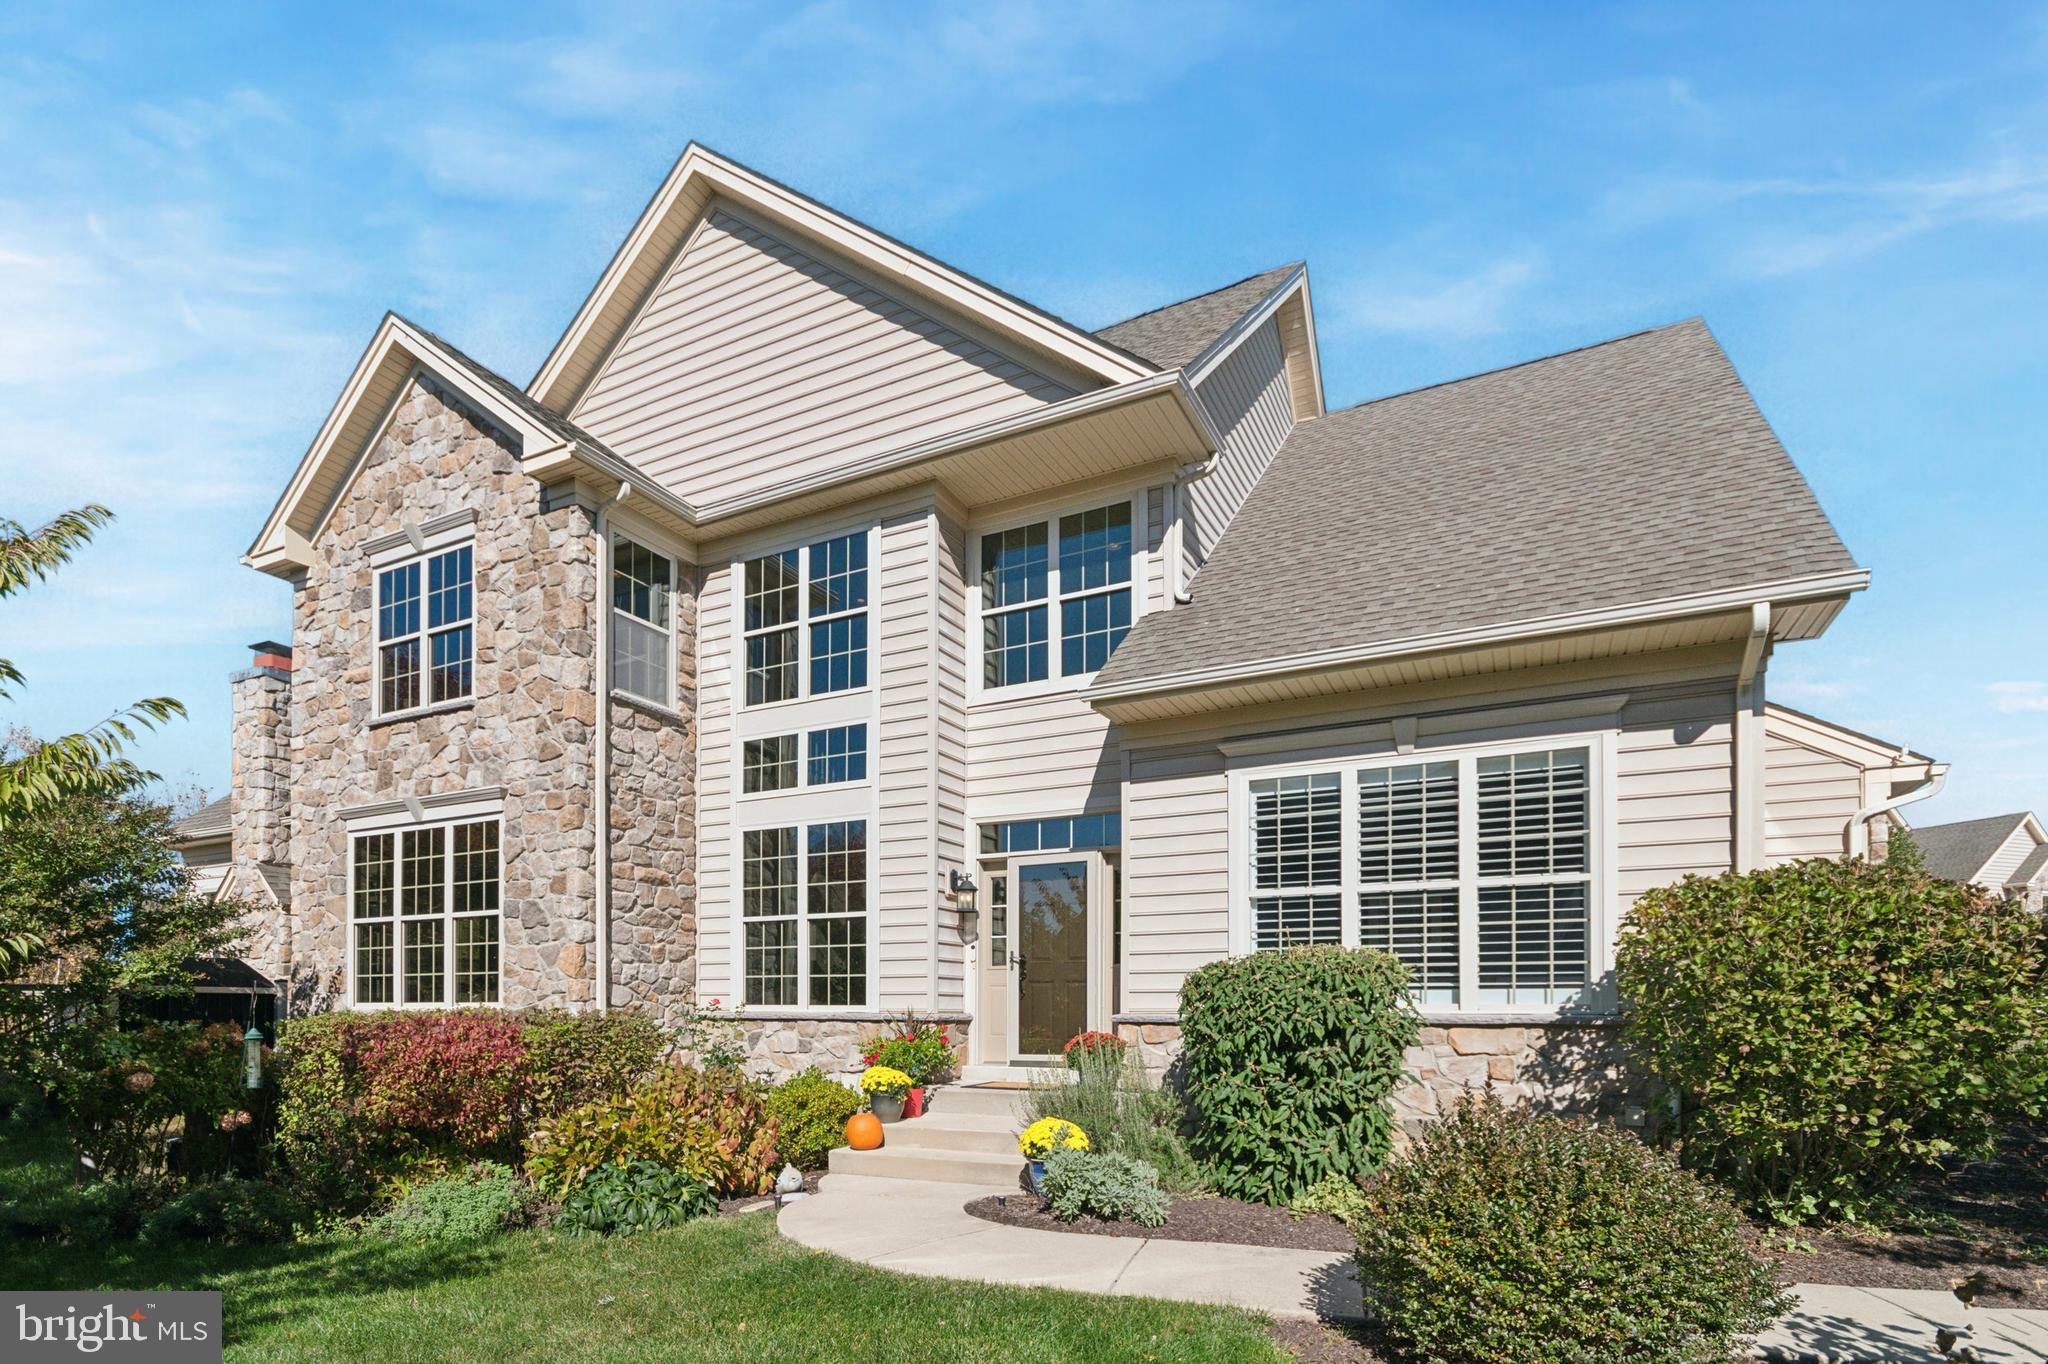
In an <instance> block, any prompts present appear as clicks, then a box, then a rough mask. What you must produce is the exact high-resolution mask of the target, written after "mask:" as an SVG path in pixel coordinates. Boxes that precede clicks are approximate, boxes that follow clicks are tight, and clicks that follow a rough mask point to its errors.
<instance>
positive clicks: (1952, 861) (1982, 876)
mask: <svg viewBox="0 0 2048 1364" xmlns="http://www.w3.org/2000/svg"><path fill="white" fill-rule="evenodd" d="M1913 841H1914V842H1915V843H1916V844H1918V845H1919V847H1920V855H1921V857H1922V858H1924V859H1925V860H1926V863H1927V870H1929V871H1930V872H1933V873H1934V874H1935V875H1936V876H1940V877H1944V878H1946V879H1948V880H1950V881H1967V882H1970V883H1972V884H1974V885H1979V886H1982V887H1984V889H1986V890H1988V891H1992V892H1994V893H1995V894H1999V895H2007V896H2011V897H2012V898H2014V899H2018V900H2024V901H2026V904H2027V907H2028V908H2029V909H2040V908H2041V907H2042V902H2043V898H2044V895H2048V833H2044V832H2043V831H2042V827H2041V821H2040V820H2038V819H2036V818H2035V817H2034V815H2033V813H2032V812H2031V811H2022V812H2020V813H2019V814H2015V815H1992V816H1991V817H1989V818H1988V819H1966V820H1962V821H1961V822H1959V823H1955V824H1929V825H1927V826H1926V827H1925V828H1920V829H1915V830H1913Z"/></svg>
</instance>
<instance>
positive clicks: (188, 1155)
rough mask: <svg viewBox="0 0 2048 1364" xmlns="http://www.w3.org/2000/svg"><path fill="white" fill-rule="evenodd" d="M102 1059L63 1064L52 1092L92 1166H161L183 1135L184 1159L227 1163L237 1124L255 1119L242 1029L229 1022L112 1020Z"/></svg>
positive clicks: (143, 1171)
mask: <svg viewBox="0 0 2048 1364" xmlns="http://www.w3.org/2000/svg"><path fill="white" fill-rule="evenodd" d="M96 1050H97V1053H98V1055H97V1065H96V1066H95V1067H94V1068H92V1069H79V1070H72V1071H67V1072H66V1073H65V1074H63V1075H62V1076H61V1077H59V1078H58V1079H57V1080H56V1081H55V1082H54V1083H55V1091H54V1094H53V1096H52V1097H53V1099H54V1101H55V1104H56V1107H57V1109H58V1111H59V1112H60V1113H61V1114H62V1116H63V1120H64V1125H65V1128H66V1130H67V1131H68V1132H69V1133H70V1136H71V1143H72V1146H73V1147H74V1149H75V1150H76V1151H77V1153H78V1155H79V1156H81V1157H83V1158H84V1159H85V1160H87V1161H89V1162H90V1163H91V1168H92V1170H93V1171H94V1173H95V1174H97V1175H98V1176H100V1177H102V1178H108V1179H133V1178H136V1177H138V1176H145V1175H153V1174H157V1173H160V1172H161V1171H163V1169H164V1163H165V1153H166V1149H167V1146H166V1144H167V1142H168V1141H169V1139H170V1138H171V1137H172V1136H173V1135H182V1137H183V1143H182V1145H183V1165H184V1168H185V1169H186V1170H188V1171H191V1172H195V1173H215V1172H218V1171H220V1170H224V1169H225V1168H226V1167H227V1165H228V1164H229V1161H230V1153H231V1148H232V1147H233V1145H234V1141H233V1134H234V1133H235V1132H237V1131H238V1130H240V1128H241V1127H242V1126H243V1125H244V1123H245V1122H247V1121H250V1120H252V1115H250V1113H249V1110H248V1108H247V1105H248V1104H249V1102H250V1101H249V1097H248V1095H247V1094H246V1093H245V1092H244V1091H243V1089H242V1034H241V1032H240V1031H239V1030H238V1029H235V1028H232V1027H229V1026H227V1025H226V1024H219V1023H216V1024H211V1025H204V1026H202V1025H199V1024H193V1023H152V1024H150V1025H148V1026H147V1027H143V1028H138V1029H134V1030H110V1031H108V1032H107V1033H106V1034H105V1035H104V1036H102V1037H101V1038H99V1040H98V1043H97V1048H96Z"/></svg>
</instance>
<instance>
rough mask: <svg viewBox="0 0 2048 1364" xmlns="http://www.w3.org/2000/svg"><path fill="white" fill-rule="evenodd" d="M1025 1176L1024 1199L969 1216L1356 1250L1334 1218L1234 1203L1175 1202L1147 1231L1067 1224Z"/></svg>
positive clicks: (1052, 1227)
mask: <svg viewBox="0 0 2048 1364" xmlns="http://www.w3.org/2000/svg"><path fill="white" fill-rule="evenodd" d="M1027 1178H1028V1176H1026V1175H1019V1176H1018V1184H1019V1186H1020V1187H1021V1189H1022V1192H1020V1193H1014V1194H996V1195H993V1196H992V1197H989V1198H977V1199H975V1200H974V1201H973V1202H972V1203H969V1204H968V1205H967V1211H968V1212H969V1213H971V1214H972V1215H974V1216H976V1217H979V1218H981V1219H982V1220H984V1221H988V1222H1000V1223H1002V1224H1003V1225H1004V1226H1008V1227H1033V1228H1036V1229H1037V1230H1039V1231H1068V1232H1078V1233H1080V1234H1082V1235H1084V1236H1122V1237H1129V1238H1133V1239H1136V1240H1144V1241H1149V1240H1161V1241H1209V1242H1221V1243H1223V1244H1226V1245H1233V1246H1275V1247H1278V1248H1280V1249H1282V1250H1332V1251H1343V1252H1349V1251H1352V1250H1355V1249H1357V1247H1358V1242H1356V1241H1354V1240H1353V1239H1352V1237H1351V1233H1350V1232H1348V1231H1346V1230H1345V1229H1344V1224H1343V1223H1342V1222H1339V1221H1338V1220H1337V1219H1336V1218H1334V1217H1328V1216H1325V1215H1324V1214H1322V1213H1311V1214H1308V1215H1306V1216H1297V1215H1295V1214H1294V1213H1291V1212H1289V1211H1288V1210H1287V1209H1285V1208H1271V1207H1267V1206H1266V1205H1265V1204H1264V1203H1240V1202H1238V1200H1236V1199H1234V1198H1214V1197H1208V1196H1203V1197H1199V1198H1176V1199H1174V1200H1173V1206H1172V1208H1170V1209H1169V1210H1168V1211H1167V1214H1166V1224H1165V1225H1164V1226H1159V1227H1148V1226H1143V1225H1141V1224H1140V1223H1137V1222H1105V1221H1103V1220H1102V1219H1101V1218H1099V1217H1077V1218H1075V1219H1074V1220H1073V1221H1071V1222H1062V1221H1060V1219H1059V1218H1057V1217H1054V1216H1053V1215H1052V1214H1051V1213H1049V1212H1047V1211H1046V1210H1045V1205H1044V1203H1043V1202H1042V1201H1041V1200H1040V1199H1039V1197H1038V1196H1037V1195H1036V1194H1034V1193H1032V1192H1031V1191H1030V1186H1029V1185H1028V1184H1026V1183H1025V1180H1026V1179H1027Z"/></svg>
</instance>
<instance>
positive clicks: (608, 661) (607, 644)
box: [591, 479, 674, 1014]
mask: <svg viewBox="0 0 2048 1364" xmlns="http://www.w3.org/2000/svg"><path fill="white" fill-rule="evenodd" d="M632 495H633V485H632V484H630V483H628V482H626V481H625V480H624V479H620V480H619V488H618V491H617V492H615V493H613V494H612V500H611V501H609V502H603V503H599V504H598V508H597V516H596V518H595V526H596V529H597V592H596V597H597V600H596V601H595V602H594V603H592V604H593V605H594V606H596V608H597V666H596V667H595V668H593V669H592V670H591V672H592V675H593V676H595V677H596V679H597V722H596V725H595V726H594V730H595V744H594V748H595V755H594V756H595V761H593V762H592V763H591V771H592V772H593V773H594V774H595V775H596V777H597V783H596V785H597V791H596V796H595V800H594V802H593V808H594V811H595V814H596V817H597V836H596V838H595V839H594V840H593V841H594V843H595V845H596V846H595V857H594V861H595V862H596V866H597V886H596V889H595V890H594V891H593V893H592V898H593V900H594V902H595V903H594V905H593V909H594V910H595V912H596V917H597V1011H598V1012H599V1013H601V1014H602V1013H610V1012H611V1007H612V751H611V729H612V725H611V720H612V607H611V600H610V599H611V583H612V535H611V527H610V525H609V524H608V523H609V521H610V520H611V509H612V508H613V507H616V506H618V505H619V504H620V503H621V502H624V501H625V500H626V499H627V498H629V497H631V496H632ZM670 666H671V667H673V666H674V660H670Z"/></svg>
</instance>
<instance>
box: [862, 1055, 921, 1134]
mask: <svg viewBox="0 0 2048 1364" xmlns="http://www.w3.org/2000/svg"><path fill="white" fill-rule="evenodd" d="M860 1092H861V1093H863V1094H865V1095H867V1098H868V1107H869V1108H871V1109H873V1110H874V1114H875V1116H876V1117H878V1118H880V1119H881V1120H882V1121H883V1122H898V1121H900V1120H901V1119H902V1117H903V1099H904V1096H905V1095H907V1094H909V1093H910V1077H909V1076H908V1075H906V1074H904V1073H903V1072H902V1071H900V1070H898V1069H896V1067H894V1066H869V1067H868V1068H867V1069H866V1070H865V1071H863V1072H862V1073H861V1077H860Z"/></svg>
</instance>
